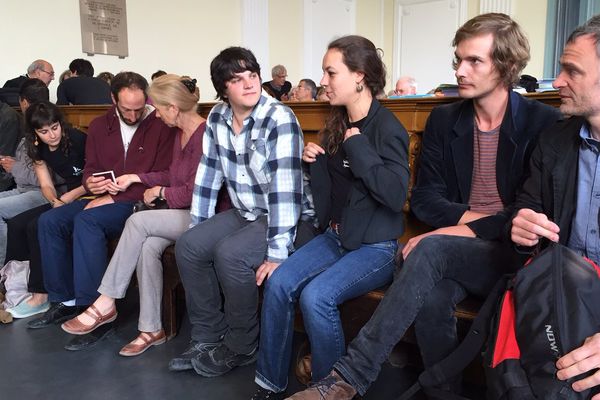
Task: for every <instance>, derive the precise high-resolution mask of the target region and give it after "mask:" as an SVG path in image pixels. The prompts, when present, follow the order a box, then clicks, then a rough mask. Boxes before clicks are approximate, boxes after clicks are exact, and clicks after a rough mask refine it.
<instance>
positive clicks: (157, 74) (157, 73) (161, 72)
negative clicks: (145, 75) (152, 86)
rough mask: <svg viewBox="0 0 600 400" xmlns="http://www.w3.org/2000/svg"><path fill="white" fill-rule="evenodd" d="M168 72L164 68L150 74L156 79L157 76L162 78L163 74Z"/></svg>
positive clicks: (151, 78) (152, 79) (151, 77)
mask: <svg viewBox="0 0 600 400" xmlns="http://www.w3.org/2000/svg"><path fill="white" fill-rule="evenodd" d="M166 74H167V73H166V72H165V71H163V70H162V69H159V70H158V71H156V72H155V73H153V74H152V75H151V76H150V80H151V81H154V80H155V79H156V78H160V77H161V76H163V75H166Z"/></svg>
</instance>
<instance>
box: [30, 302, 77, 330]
mask: <svg viewBox="0 0 600 400" xmlns="http://www.w3.org/2000/svg"><path fill="white" fill-rule="evenodd" d="M84 309H85V307H82V306H65V305H64V304H63V303H52V304H51V305H50V308H49V309H48V311H46V312H45V313H44V315H42V316H41V317H39V318H36V319H34V320H32V321H29V322H28V323H27V327H28V328H30V329H39V328H45V327H47V326H50V325H55V324H59V323H61V322H65V321H67V320H70V319H71V318H74V317H76V316H78V315H79V314H81V313H82V312H83V310H84Z"/></svg>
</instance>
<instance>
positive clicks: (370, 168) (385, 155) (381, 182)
mask: <svg viewBox="0 0 600 400" xmlns="http://www.w3.org/2000/svg"><path fill="white" fill-rule="evenodd" d="M343 147H344V151H345V152H346V156H347V158H348V161H349V163H350V169H351V171H352V174H353V175H354V177H355V179H354V182H353V185H352V189H351V190H350V193H349V194H348V199H347V203H346V204H347V205H346V207H344V209H343V211H342V220H341V232H340V239H341V242H342V245H343V246H344V247H345V248H346V249H349V250H354V249H357V248H359V247H360V245H361V244H362V243H376V242H381V241H384V240H391V239H395V238H397V237H399V236H401V235H402V233H403V232H404V216H403V212H402V207H403V206H404V202H405V201H406V194H407V188H408V176H409V170H408V134H407V133H406V130H405V129H404V127H403V126H402V124H401V123H400V122H399V121H398V119H397V118H396V117H395V116H394V114H392V113H391V112H390V111H389V110H388V109H386V108H385V107H383V106H381V104H379V102H378V101H377V100H375V99H373V102H372V103H371V107H370V109H369V112H368V114H367V117H366V119H365V121H364V123H363V125H362V128H361V134H360V135H354V136H352V137H350V138H349V139H347V140H346V141H345V142H344V143H343ZM310 177H311V189H312V192H313V199H314V204H315V211H316V213H317V218H318V220H319V225H320V227H321V228H322V229H325V228H326V227H327V225H328V224H329V220H330V219H331V178H330V175H329V171H328V169H327V155H319V156H318V157H317V160H316V161H315V162H314V163H311V164H310Z"/></svg>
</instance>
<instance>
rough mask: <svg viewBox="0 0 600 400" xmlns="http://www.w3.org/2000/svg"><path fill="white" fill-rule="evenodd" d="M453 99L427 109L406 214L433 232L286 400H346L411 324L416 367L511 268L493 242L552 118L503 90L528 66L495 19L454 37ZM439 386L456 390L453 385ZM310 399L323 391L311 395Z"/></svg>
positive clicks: (433, 358) (443, 352) (514, 35)
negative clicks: (340, 352) (315, 373)
mask: <svg viewBox="0 0 600 400" xmlns="http://www.w3.org/2000/svg"><path fill="white" fill-rule="evenodd" d="M453 45H454V46H455V60H454V68H455V75H456V79H457V81H458V87H459V89H458V90H459V94H460V96H461V97H462V98H463V99H464V100H462V101H460V102H456V103H452V104H448V105H443V106H440V107H438V108H435V109H434V110H433V111H432V112H431V114H430V116H429V119H428V121H427V124H426V128H425V132H424V133H423V144H422V150H421V160H420V163H419V175H418V179H417V185H416V187H415V188H414V189H413V192H412V198H411V209H412V211H413V212H414V214H415V215H416V217H417V218H419V219H420V220H421V221H423V222H425V223H426V224H428V225H430V226H432V227H434V228H437V229H435V230H433V231H431V232H429V233H426V234H423V235H420V236H416V237H413V238H412V239H410V240H409V241H408V242H407V243H406V245H405V246H404V247H403V249H402V257H403V259H404V261H403V264H402V266H401V267H400V269H399V271H398V273H396V275H395V277H394V281H393V283H392V285H391V286H390V287H389V288H388V289H387V291H386V293H385V296H384V297H383V299H382V301H381V302H380V303H379V306H378V307H377V309H376V310H375V312H374V314H373V316H372V317H371V319H370V320H369V321H368V322H367V324H366V325H365V326H364V327H363V328H362V329H361V331H360V332H359V334H358V336H357V337H356V338H355V339H354V340H353V341H352V342H351V343H350V344H349V345H348V349H347V354H346V355H345V356H343V357H341V358H340V359H339V360H338V361H337V362H336V364H335V365H334V367H333V371H332V372H331V373H330V375H328V376H327V377H326V378H324V379H322V380H321V381H319V382H317V383H316V384H315V385H314V386H313V387H311V388H309V389H307V390H305V391H303V392H300V393H297V394H295V395H294V396H292V397H291V398H292V399H317V398H318V399H326V400H331V399H348V400H349V399H352V398H353V397H354V395H355V394H356V393H357V392H358V393H360V394H361V395H363V394H364V393H365V392H366V391H367V389H368V388H369V386H370V385H371V383H373V382H374V381H375V379H376V378H377V376H378V374H379V371H380V369H381V365H382V363H383V362H384V361H385V360H386V359H387V358H388V356H389V354H390V352H391V351H392V348H393V347H394V345H395V344H396V343H397V342H398V341H399V340H400V339H401V338H402V336H404V333H405V332H406V330H407V329H408V328H409V326H410V325H411V324H412V323H413V322H414V323H415V333H416V336H417V343H418V344H419V349H420V352H421V356H422V359H423V363H424V364H425V366H426V367H429V366H432V365H433V364H435V363H436V362H438V361H440V360H441V359H443V358H444V357H446V356H447V355H448V354H449V353H451V352H452V351H453V350H454V348H455V347H456V345H457V343H458V339H457V334H456V320H455V318H454V310H455V306H456V304H457V303H458V302H459V301H461V300H462V299H464V297H465V296H466V295H467V293H470V294H473V295H476V296H479V297H485V296H486V295H487V293H488V292H489V291H490V290H491V288H492V287H493V286H494V284H495V283H496V281H497V280H498V278H499V277H500V276H501V275H502V274H503V273H505V272H506V271H507V270H510V269H511V267H517V266H518V265H521V261H522V260H521V259H520V258H519V256H518V254H517V253H516V252H514V251H513V249H512V247H511V246H510V245H508V244H507V243H506V242H503V241H502V240H501V237H502V233H503V227H504V225H505V223H506V222H507V220H508V217H507V215H508V214H507V213H506V212H503V209H504V208H505V207H506V208H507V209H510V208H511V207H512V206H513V205H514V204H513V203H514V200H515V193H516V190H517V188H518V186H519V185H520V184H521V182H522V175H523V171H524V170H525V169H526V165H527V164H526V163H527V162H528V158H529V155H530V153H531V151H532V149H533V147H534V146H535V143H536V141H537V137H538V134H539V133H540V132H541V131H542V130H544V129H545V128H546V127H548V126H549V125H551V124H552V123H553V122H555V121H556V120H557V119H558V118H559V115H558V112H557V110H555V109H554V108H552V107H550V106H547V105H544V104H542V103H540V102H538V101H536V100H529V99H526V98H524V97H522V96H521V95H519V94H517V93H516V92H513V91H512V90H511V88H512V87H513V85H514V83H515V82H516V81H517V80H518V79H519V74H520V72H521V70H522V69H523V68H524V67H525V65H526V64H527V62H528V61H529V43H528V41H527V38H526V36H525V35H524V34H523V32H522V31H521V28H520V27H519V25H518V24H517V23H516V22H515V21H513V20H512V19H510V17H508V16H507V15H505V14H496V13H491V14H482V15H479V16H477V17H475V18H473V19H471V20H469V21H467V22H466V23H465V24H464V25H463V26H462V27H460V28H459V29H458V31H457V32H456V35H455V36H454V40H453ZM448 386H449V387H448V389H450V390H453V391H459V390H460V380H459V379H458V380H457V381H456V382H451V383H450V384H449V385H448ZM319 393H326V394H325V395H324V396H322V397H321V395H320V394H319Z"/></svg>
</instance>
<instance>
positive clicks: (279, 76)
mask: <svg viewBox="0 0 600 400" xmlns="http://www.w3.org/2000/svg"><path fill="white" fill-rule="evenodd" d="M277 77H278V78H282V79H283V78H287V75H277Z"/></svg>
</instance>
